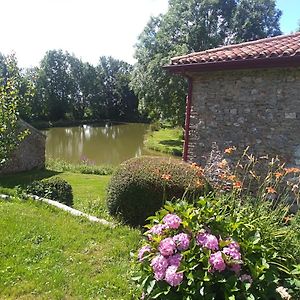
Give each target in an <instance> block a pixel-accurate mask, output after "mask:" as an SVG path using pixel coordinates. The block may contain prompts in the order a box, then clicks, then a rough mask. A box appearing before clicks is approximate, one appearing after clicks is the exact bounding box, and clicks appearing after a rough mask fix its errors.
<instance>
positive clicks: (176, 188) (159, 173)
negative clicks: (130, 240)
mask: <svg viewBox="0 0 300 300" xmlns="http://www.w3.org/2000/svg"><path fill="white" fill-rule="evenodd" d="M209 189H210V187H209V186H208V184H207V182H206V180H205V178H204V177H203V174H202V171H201V169H200V168H195V167H193V166H190V165H189V164H187V163H184V162H181V161H178V160H174V159H168V158H161V157H147V156H145V157H139V158H133V159H130V160H128V161H126V162H124V163H123V164H121V165H120V166H119V168H118V169H117V170H116V172H115V174H114V175H113V177H112V179H111V182H110V184H109V187H108V193H107V206H108V210H109V212H110V213H111V214H112V215H115V216H119V217H120V218H121V220H122V221H123V222H125V223H127V224H130V225H133V226H137V225H143V224H144V223H145V220H146V218H147V217H149V216H150V215H152V214H154V213H155V212H156V211H157V210H158V209H160V208H161V207H162V206H163V204H164V203H165V201H167V200H174V199H175V200H177V199H178V198H181V197H182V196H183V195H185V197H186V198H187V199H189V200H190V201H192V200H193V199H194V198H195V197H197V196H199V195H203V194H204V193H206V192H208V191H209Z"/></svg>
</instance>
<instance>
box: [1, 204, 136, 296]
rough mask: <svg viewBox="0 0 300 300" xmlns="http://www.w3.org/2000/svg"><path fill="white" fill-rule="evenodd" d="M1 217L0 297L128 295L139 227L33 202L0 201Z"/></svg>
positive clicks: (132, 287) (131, 286)
mask: <svg viewBox="0 0 300 300" xmlns="http://www.w3.org/2000/svg"><path fill="white" fill-rule="evenodd" d="M0 215H1V218H0V245H1V251H0V278H1V279H0V299H132V297H131V296H130V294H131V293H132V291H133V289H134V286H133V285H131V283H130V280H129V278H130V274H129V270H130V258H129V253H130V251H131V250H136V248H137V245H138V241H139V239H140V233H139V232H138V231H137V230H133V229H129V228H128V227H125V226H120V227H117V228H114V229H110V228H107V227H104V226H102V225H99V224H95V223H90V222H88V221H86V220H84V219H81V218H77V217H73V216H70V215H68V214H67V213H65V212H61V211H59V210H57V209H55V208H52V207H49V206H47V205H45V204H43V203H36V202H32V201H18V200H14V201H11V202H7V201H0ZM133 298H137V296H134V297H133Z"/></svg>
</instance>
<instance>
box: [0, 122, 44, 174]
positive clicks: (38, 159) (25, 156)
mask: <svg viewBox="0 0 300 300" xmlns="http://www.w3.org/2000/svg"><path fill="white" fill-rule="evenodd" d="M20 129H21V130H24V129H28V130H29V132H30V133H29V135H28V136H27V137H26V138H25V139H24V140H23V141H22V142H21V144H20V145H19V147H18V148H17V149H16V150H15V151H14V152H13V153H12V155H11V159H10V160H9V161H8V162H7V163H6V164H5V165H4V166H3V167H1V169H0V175H1V174H11V173H17V172H21V171H29V170H32V169H42V168H44V167H45V143H46V137H45V135H43V134H42V133H41V132H40V131H38V130H37V129H35V128H34V127H32V126H30V125H29V124H27V123H26V122H24V121H20Z"/></svg>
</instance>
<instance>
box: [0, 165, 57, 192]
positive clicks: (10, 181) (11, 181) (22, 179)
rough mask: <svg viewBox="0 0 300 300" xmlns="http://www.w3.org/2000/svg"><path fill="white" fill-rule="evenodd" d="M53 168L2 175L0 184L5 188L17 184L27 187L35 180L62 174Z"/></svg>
mask: <svg viewBox="0 0 300 300" xmlns="http://www.w3.org/2000/svg"><path fill="white" fill-rule="evenodd" d="M60 173H61V172H56V171H52V170H47V169H44V170H33V171H28V172H20V173H16V174H10V175H2V176H0V186H1V187H4V188H14V187H16V186H21V187H25V186H26V185H28V184H30V183H31V182H32V181H34V180H41V179H45V178H49V177H52V176H55V175H58V174H60Z"/></svg>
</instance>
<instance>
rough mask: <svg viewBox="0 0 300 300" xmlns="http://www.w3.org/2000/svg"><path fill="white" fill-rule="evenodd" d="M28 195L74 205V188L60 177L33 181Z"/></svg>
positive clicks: (28, 189)
mask: <svg viewBox="0 0 300 300" xmlns="http://www.w3.org/2000/svg"><path fill="white" fill-rule="evenodd" d="M26 193H28V194H33V195H37V196H40V197H45V198H49V199H51V200H55V201H58V202H61V203H64V204H66V205H69V206H72V205H73V192H72V187H71V185H70V184H69V183H68V182H67V181H65V180H63V179H62V178H59V177H52V178H49V179H44V180H40V181H38V180H37V181H33V182H32V183H31V184H30V185H29V186H27V188H26Z"/></svg>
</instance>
